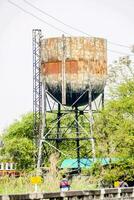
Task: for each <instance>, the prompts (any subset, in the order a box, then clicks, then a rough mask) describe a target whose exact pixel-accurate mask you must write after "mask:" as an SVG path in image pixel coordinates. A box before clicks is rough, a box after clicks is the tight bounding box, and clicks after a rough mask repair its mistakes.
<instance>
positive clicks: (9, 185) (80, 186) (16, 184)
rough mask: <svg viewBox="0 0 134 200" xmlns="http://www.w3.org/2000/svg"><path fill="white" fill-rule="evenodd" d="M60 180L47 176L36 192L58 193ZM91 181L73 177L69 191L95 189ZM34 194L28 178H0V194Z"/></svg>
mask: <svg viewBox="0 0 134 200" xmlns="http://www.w3.org/2000/svg"><path fill="white" fill-rule="evenodd" d="M59 182H60V179H59V178H58V177H55V176H52V175H50V174H47V175H46V176H45V178H44V180H43V182H42V183H41V184H40V185H38V192H56V191H57V192H58V191H60V189H59ZM95 188H96V185H95V184H94V183H93V181H91V180H89V178H86V177H80V176H79V177H78V176H77V177H74V178H73V179H72V181H71V190H84V189H95ZM31 192H34V185H33V184H32V183H31V182H30V176H25V177H19V178H13V177H6V176H5V177H1V178H0V194H18V193H31Z"/></svg>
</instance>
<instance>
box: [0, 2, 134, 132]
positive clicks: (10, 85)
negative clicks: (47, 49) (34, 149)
mask: <svg viewBox="0 0 134 200" xmlns="http://www.w3.org/2000/svg"><path fill="white" fill-rule="evenodd" d="M11 1H12V2H14V3H16V4H17V5H19V6H21V7H22V8H23V9H25V10H27V11H30V12H32V13H33V14H34V15H36V16H38V17H40V18H41V19H43V20H45V21H46V22H48V23H50V24H52V25H54V26H56V27H58V28H60V29H62V30H63V31H65V32H67V33H68V34H71V35H74V36H75V35H76V36H84V35H83V34H82V33H79V32H76V31H73V30H71V29H69V28H67V27H65V26H63V25H61V24H60V23H58V22H56V21H54V20H52V19H51V18H49V17H47V16H45V15H43V14H41V13H40V12H39V11H37V10H36V9H33V8H31V7H30V6H29V5H28V4H26V3H25V2H24V1H23V0H11ZM28 1H29V2H31V3H32V4H34V5H36V6H38V7H39V8H40V9H42V10H44V11H45V12H47V13H49V14H50V15H53V16H54V17H56V18H58V19H60V20H61V21H63V22H64V23H66V24H69V25H71V26H73V27H75V28H78V29H81V30H82V31H84V32H86V33H88V34H89V35H92V36H97V37H104V38H106V39H107V40H108V41H111V42H115V43H121V44H124V45H126V46H131V45H132V44H134V25H133V21H134V11H133V8H134V0H28ZM33 28H40V29H42V31H43V34H44V36H45V37H53V36H61V35H62V32H60V31H57V30H56V29H53V28H51V27H49V26H48V25H47V24H45V23H43V22H41V21H39V20H37V19H35V18H34V17H33V16H30V15H28V14H26V13H24V12H23V11H22V10H20V9H19V8H17V7H15V6H14V5H12V4H11V3H9V2H8V0H0V131H2V130H3V129H4V128H6V127H7V126H8V125H9V124H11V123H12V122H13V121H14V120H16V119H18V118H19V117H20V116H21V115H22V114H25V113H26V112H29V111H32V75H33V74H32V29H33ZM108 48H110V49H112V50H115V51H121V52H126V53H128V52H129V49H127V48H125V47H119V46H117V45H110V44H109V43H108ZM119 56H120V55H119V54H116V53H112V52H110V51H109V52H108V60H109V61H110V62H111V61H112V59H114V58H117V57H119Z"/></svg>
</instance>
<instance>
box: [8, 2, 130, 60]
mask: <svg viewBox="0 0 134 200" xmlns="http://www.w3.org/2000/svg"><path fill="white" fill-rule="evenodd" d="M8 2H9V3H10V4H12V5H14V6H15V7H17V8H19V9H20V10H22V11H23V12H25V13H27V14H29V15H31V16H32V17H34V18H36V19H38V20H39V21H41V22H42V23H45V24H47V25H48V26H50V27H52V28H53V29H55V30H58V31H59V32H62V33H64V34H67V35H69V36H71V35H70V34H69V33H67V32H65V31H64V30H62V29H60V28H58V27H56V26H54V25H53V24H50V23H48V22H46V21H45V20H43V19H41V18H40V17H38V16H37V15H35V14H33V13H32V12H29V11H27V10H25V9H24V8H22V7H20V6H19V5H18V4H16V3H14V2H12V1H11V0H8ZM107 51H110V52H112V53H116V54H120V55H124V56H131V57H132V56H134V55H133V54H128V53H125V52H120V51H116V50H111V49H107Z"/></svg>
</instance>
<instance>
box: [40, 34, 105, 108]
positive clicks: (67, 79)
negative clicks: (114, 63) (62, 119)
mask: <svg viewBox="0 0 134 200" xmlns="http://www.w3.org/2000/svg"><path fill="white" fill-rule="evenodd" d="M41 75H42V80H43V81H45V85H46V88H47V90H48V91H49V92H50V93H51V94H52V95H53V97H54V98H56V99H57V100H58V101H59V102H61V103H62V104H64V105H67V106H71V105H73V106H74V105H75V106H82V105H86V104H87V103H88V91H89V90H90V91H91V94H92V101H93V100H94V99H96V98H97V97H98V96H99V94H100V93H102V91H103V89H104V86H105V82H106V76H107V43H106V40H105V39H102V38H96V37H64V36H62V37H57V38H47V39H42V41H41Z"/></svg>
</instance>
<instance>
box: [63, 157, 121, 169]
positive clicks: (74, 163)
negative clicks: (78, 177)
mask: <svg viewBox="0 0 134 200" xmlns="http://www.w3.org/2000/svg"><path fill="white" fill-rule="evenodd" d="M117 160H118V159H116V158H112V159H110V158H96V159H95V160H93V159H92V158H81V159H80V168H90V167H91V165H92V164H93V163H95V162H100V163H101V164H102V165H108V164H109V163H110V162H111V163H115V162H116V161H117ZM60 168H63V169H64V168H78V160H77V159H65V160H64V161H63V162H62V164H61V166H60Z"/></svg>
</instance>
